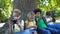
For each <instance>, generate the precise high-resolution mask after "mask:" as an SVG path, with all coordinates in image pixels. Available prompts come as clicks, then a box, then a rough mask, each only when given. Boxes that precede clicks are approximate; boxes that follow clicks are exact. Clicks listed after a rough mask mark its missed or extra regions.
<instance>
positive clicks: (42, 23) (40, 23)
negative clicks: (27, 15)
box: [35, 18, 47, 29]
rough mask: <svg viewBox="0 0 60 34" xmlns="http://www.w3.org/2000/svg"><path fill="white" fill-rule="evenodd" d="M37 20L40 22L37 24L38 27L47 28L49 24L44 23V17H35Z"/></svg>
mask: <svg viewBox="0 0 60 34" xmlns="http://www.w3.org/2000/svg"><path fill="white" fill-rule="evenodd" d="M35 20H36V21H37V23H38V25H37V27H38V29H40V28H47V26H46V24H45V23H44V21H43V19H40V20H39V19H38V18H35Z"/></svg>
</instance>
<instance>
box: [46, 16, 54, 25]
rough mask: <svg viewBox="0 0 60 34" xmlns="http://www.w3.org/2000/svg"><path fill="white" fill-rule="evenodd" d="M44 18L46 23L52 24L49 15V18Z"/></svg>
mask: <svg viewBox="0 0 60 34" xmlns="http://www.w3.org/2000/svg"><path fill="white" fill-rule="evenodd" d="M45 19H46V22H47V23H48V25H52V24H54V22H52V18H51V17H49V18H47V17H46V18H45Z"/></svg>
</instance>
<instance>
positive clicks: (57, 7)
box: [36, 0, 60, 17]
mask: <svg viewBox="0 0 60 34" xmlns="http://www.w3.org/2000/svg"><path fill="white" fill-rule="evenodd" d="M36 1H37V7H38V8H40V9H41V10H42V11H44V12H46V11H52V12H54V15H55V17H58V16H60V14H59V13H60V0H36Z"/></svg>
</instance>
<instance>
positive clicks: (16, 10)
mask: <svg viewBox="0 0 60 34" xmlns="http://www.w3.org/2000/svg"><path fill="white" fill-rule="evenodd" d="M13 12H15V13H18V14H19V15H20V14H21V11H20V10H19V9H14V10H13Z"/></svg>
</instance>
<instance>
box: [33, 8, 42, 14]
mask: <svg viewBox="0 0 60 34" xmlns="http://www.w3.org/2000/svg"><path fill="white" fill-rule="evenodd" d="M33 12H34V13H35V14H36V13H37V12H40V14H41V9H39V8H38V9H35V10H34V11H33Z"/></svg>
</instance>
